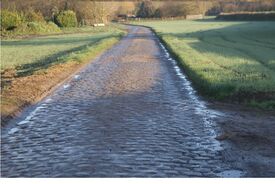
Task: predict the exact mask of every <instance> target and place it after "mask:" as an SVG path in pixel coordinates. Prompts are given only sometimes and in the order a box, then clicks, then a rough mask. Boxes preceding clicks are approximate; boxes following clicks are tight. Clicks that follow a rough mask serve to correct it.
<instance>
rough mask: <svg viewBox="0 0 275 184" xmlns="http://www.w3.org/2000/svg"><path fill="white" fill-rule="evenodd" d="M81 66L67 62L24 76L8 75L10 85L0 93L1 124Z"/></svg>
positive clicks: (6, 75)
mask: <svg viewBox="0 0 275 184" xmlns="http://www.w3.org/2000/svg"><path fill="white" fill-rule="evenodd" d="M81 66H83V64H80V63H77V62H67V63H63V64H58V65H54V66H52V67H50V68H48V69H47V70H41V71H38V72H36V73H34V74H33V75H30V76H26V77H19V78H16V76H10V85H8V86H7V87H5V88H4V89H2V93H1V111H2V112H1V113H2V114H1V120H2V125H3V123H5V122H7V121H8V120H10V119H11V118H13V117H15V116H18V115H19V114H20V112H21V110H22V109H23V108H24V107H26V106H28V105H31V104H34V103H36V102H37V101H39V100H41V99H42V98H43V97H44V96H45V95H47V94H48V93H49V92H50V91H51V90H52V89H54V87H55V86H56V85H57V84H58V83H60V82H62V81H64V80H65V79H66V78H67V77H68V76H69V75H70V74H72V73H73V72H75V71H77V70H78V69H79V68H80V67H81ZM11 73H12V72H8V73H6V74H4V76H2V77H3V78H7V77H8V75H10V74H11Z"/></svg>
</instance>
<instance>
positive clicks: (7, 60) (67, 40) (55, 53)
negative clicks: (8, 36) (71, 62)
mask: <svg viewBox="0 0 275 184" xmlns="http://www.w3.org/2000/svg"><path fill="white" fill-rule="evenodd" d="M63 32H65V33H67V34H64V33H63V34H60V35H52V36H41V37H34V38H28V39H20V40H3V41H2V47H1V49H2V53H1V70H2V71H3V70H5V69H7V68H16V69H17V72H18V73H19V74H27V73H28V72H32V71H36V70H39V69H41V68H47V67H48V66H49V65H53V64H56V63H57V62H59V61H60V58H62V57H64V56H66V55H68V54H72V53H74V52H78V51H81V50H83V49H85V48H86V47H89V46H92V45H94V44H95V43H97V42H99V41H101V40H102V39H107V38H112V37H118V36H119V35H120V34H122V31H121V30H119V29H117V28H115V27H112V26H110V27H105V28H93V27H85V28H74V29H73V30H72V29H70V30H69V29H67V30H63ZM75 32H77V33H75Z"/></svg>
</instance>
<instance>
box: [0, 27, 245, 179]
mask: <svg viewBox="0 0 275 184" xmlns="http://www.w3.org/2000/svg"><path fill="white" fill-rule="evenodd" d="M129 29H130V31H129V34H128V35H127V36H126V37H125V38H123V39H122V41H121V42H119V43H118V44H117V45H116V46H115V47H113V48H112V49H110V50H108V51H107V52H105V53H104V54H103V55H101V56H100V57H99V58H98V59H96V60H95V61H93V62H92V63H91V64H89V65H88V66H87V67H86V68H85V69H84V70H82V71H81V72H80V73H78V74H77V75H75V76H74V77H73V78H72V79H71V80H70V81H68V82H67V83H65V84H64V85H63V86H61V87H60V88H59V89H58V90H56V91H55V92H54V93H53V94H52V95H50V96H49V97H48V98H47V99H45V100H44V101H42V102H41V104H39V105H38V106H37V107H36V108H35V109H34V110H33V111H32V112H31V113H30V114H29V115H28V116H27V117H26V118H25V119H24V120H23V121H19V122H17V123H15V124H14V125H13V126H9V127H7V128H4V129H3V130H2V148H1V161H2V164H1V165H2V168H1V174H2V177H216V176H226V174H229V175H228V176H230V174H233V175H235V176H241V172H240V171H238V170H234V168H232V167H233V166H231V165H230V164H229V163H227V162H225V160H224V158H223V154H222V152H221V150H222V149H223V148H222V146H221V145H220V144H219V142H218V141H216V140H215V139H214V138H215V134H216V133H215V132H216V131H219V130H218V129H217V127H215V124H214V123H212V122H213V121H212V118H213V117H215V112H214V111H210V110H207V108H206V107H205V105H204V103H203V101H201V100H200V99H198V97H197V96H196V95H195V92H194V91H193V89H192V88H191V86H190V83H189V82H188V81H187V80H186V78H185V76H184V75H183V74H182V73H181V71H180V69H179V68H178V67H177V65H176V63H175V61H174V60H173V59H171V58H170V57H169V54H168V53H167V51H166V50H165V48H164V47H163V46H162V45H161V44H160V43H159V41H158V40H157V39H156V37H155V36H154V35H153V33H152V32H151V31H150V30H149V29H147V28H142V27H130V28H129Z"/></svg>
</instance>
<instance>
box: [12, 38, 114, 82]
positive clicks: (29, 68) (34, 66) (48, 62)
mask: <svg viewBox="0 0 275 184" xmlns="http://www.w3.org/2000/svg"><path fill="white" fill-rule="evenodd" d="M111 37H113V36H111V35H110V36H105V37H101V38H97V39H93V41H92V42H91V43H89V44H86V45H82V46H79V47H76V48H73V49H69V50H65V51H61V52H58V53H56V54H53V55H50V56H48V57H46V58H43V59H40V60H37V61H35V62H33V63H27V64H23V65H20V66H17V67H16V70H17V76H18V77H23V76H28V75H32V74H33V73H34V72H36V71H38V70H41V69H47V68H48V67H50V66H52V65H53V64H59V63H63V62H66V60H64V59H61V58H62V57H66V56H67V55H69V54H71V53H74V52H78V51H81V50H84V49H85V48H87V47H90V46H92V45H94V44H96V43H98V42H100V41H101V40H102V39H108V38H111ZM78 42H79V41H78Z"/></svg>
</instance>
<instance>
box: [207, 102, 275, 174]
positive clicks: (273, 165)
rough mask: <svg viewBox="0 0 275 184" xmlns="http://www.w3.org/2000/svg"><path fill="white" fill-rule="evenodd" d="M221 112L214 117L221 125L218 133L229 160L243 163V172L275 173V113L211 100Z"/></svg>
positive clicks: (214, 107) (213, 107) (237, 163)
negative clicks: (244, 169) (244, 170)
mask: <svg viewBox="0 0 275 184" xmlns="http://www.w3.org/2000/svg"><path fill="white" fill-rule="evenodd" d="M210 107H211V108H212V109H215V110H218V111H219V112H221V113H222V114H221V115H220V116H218V117H217V118H216V119H215V122H216V123H217V125H218V126H219V127H220V129H221V134H220V135H219V136H218V137H217V140H219V141H220V142H221V143H223V144H225V145H229V146H225V148H226V149H225V151H224V157H225V158H226V160H227V161H228V162H231V163H234V164H235V165H239V164H240V163H243V165H244V166H245V167H246V168H247V169H246V171H247V173H246V175H247V176H254V177H270V176H275V157H274V153H275V134H274V130H275V114H274V112H271V111H270V112H268V111H266V112H265V111H262V110H255V109H252V108H247V107H243V106H240V105H230V104H221V103H213V104H212V105H210Z"/></svg>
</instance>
